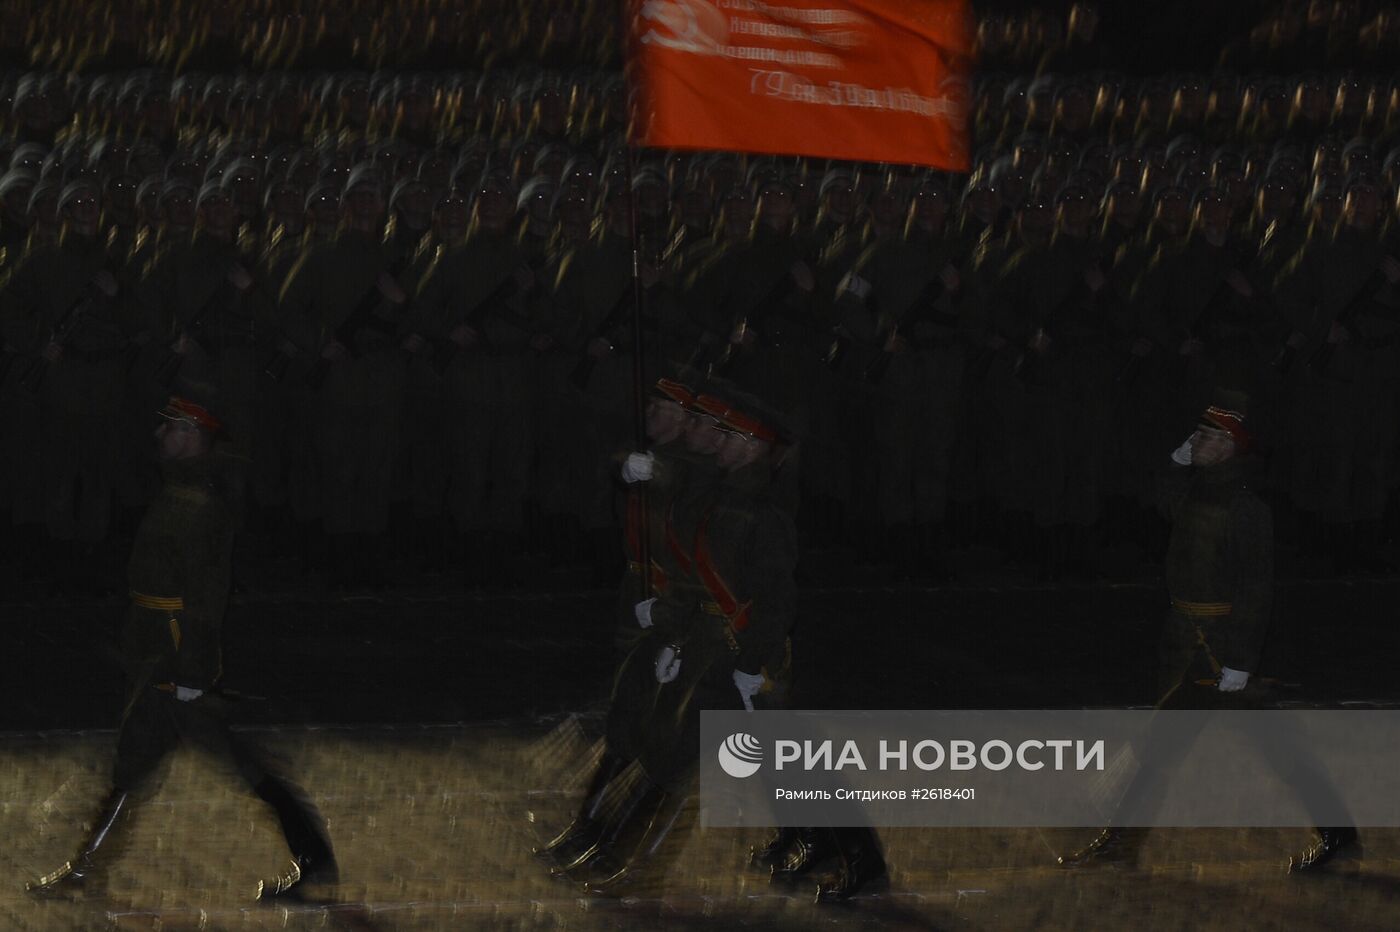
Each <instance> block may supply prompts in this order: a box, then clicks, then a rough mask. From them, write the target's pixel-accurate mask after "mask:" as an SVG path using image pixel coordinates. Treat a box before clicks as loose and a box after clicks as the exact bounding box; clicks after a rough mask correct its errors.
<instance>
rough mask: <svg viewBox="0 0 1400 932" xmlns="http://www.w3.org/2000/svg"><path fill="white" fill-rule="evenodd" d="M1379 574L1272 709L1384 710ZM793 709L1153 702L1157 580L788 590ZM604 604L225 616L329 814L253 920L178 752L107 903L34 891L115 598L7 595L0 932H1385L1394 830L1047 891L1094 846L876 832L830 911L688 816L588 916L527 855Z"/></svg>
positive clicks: (1386, 643) (290, 754)
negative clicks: (297, 870) (869, 866)
mask: <svg viewBox="0 0 1400 932" xmlns="http://www.w3.org/2000/svg"><path fill="white" fill-rule="evenodd" d="M1397 594H1400V592H1398V589H1397V584H1396V583H1394V582H1391V581H1385V580H1370V581H1365V580H1361V581H1352V582H1349V583H1337V582H1317V583H1308V582H1290V583H1287V584H1285V585H1283V586H1281V588H1280V598H1279V620H1278V622H1277V624H1276V625H1275V628H1274V632H1273V635H1272V637H1271V640H1270V647H1269V651H1268V662H1267V663H1266V667H1267V669H1266V670H1265V671H1264V672H1265V673H1267V674H1269V675H1272V676H1275V677H1277V678H1278V679H1279V680H1281V681H1282V682H1283V683H1284V684H1286V686H1285V695H1286V696H1288V697H1290V701H1298V702H1303V703H1306V704H1323V705H1330V704H1335V703H1340V702H1351V703H1360V704H1363V705H1369V704H1377V705H1391V704H1394V702H1395V701H1396V700H1397V699H1400V683H1397V682H1396V681H1395V679H1394V677H1393V673H1392V670H1393V658H1394V657H1395V656H1397V648H1400V644H1397V643H1396V641H1397V640H1398V639H1400V632H1398V631H1396V630H1395V628H1394V625H1393V624H1392V622H1391V618H1392V617H1393V613H1392V612H1391V611H1390V610H1389V606H1393V605H1394V604H1395V601H1396V600H1395V597H1396V595H1397ZM803 599H804V602H803V613H802V618H801V622H800V628H799V634H800V637H799V638H798V645H799V646H798V649H797V668H798V670H799V671H800V673H801V679H800V680H799V683H798V687H799V688H798V696H797V698H798V700H799V702H798V704H800V705H804V706H807V707H812V708H958V707H962V708H989V707H1001V708H1012V707H1056V706H1080V705H1093V706H1120V705H1134V704H1142V703H1145V702H1148V701H1150V698H1151V697H1150V695H1149V693H1150V687H1149V686H1148V685H1147V684H1149V683H1150V682H1151V679H1150V678H1151V674H1152V659H1153V654H1152V647H1153V643H1154V639H1155V631H1156V624H1157V620H1158V619H1159V618H1160V612H1161V606H1162V601H1163V596H1162V593H1161V591H1160V590H1159V589H1158V588H1157V587H1156V586H1154V585H1152V584H1151V583H1150V582H1147V583H1141V584H1121V585H1111V586H1110V585H1098V586H1093V585H1082V586H1058V587H1037V586H1028V585H1022V584H1018V583H1016V582H1014V581H1013V582H1011V583H1008V584H1004V585H985V584H979V585H964V586H960V587H954V588H945V589H932V590H926V589H919V588H914V587H910V586H905V585H900V584H897V583H889V582H882V581H878V580H877V581H871V580H856V581H855V582H853V584H851V585H848V586H829V587H826V588H822V589H817V588H814V587H808V588H807V589H806V590H804V593H803ZM614 605H615V598H614V596H613V595H612V594H611V593H607V592H594V593H588V592H582V593H580V592H574V593H567V592H552V593H536V594H525V593H518V592H517V593H505V592H502V593H489V592H488V593H478V594H472V595H468V594H463V593H460V592H452V591H446V590H443V589H434V588H431V587H423V588H420V589H416V590H411V591H404V592H398V593H395V594H394V595H392V596H387V597H386V596H382V595H381V596H371V595H367V594H365V595H359V596H355V597H330V596H326V595H320V596H316V597H309V596H307V595H305V594H304V593H298V592H296V591H294V590H288V591H282V592H276V591H261V592H257V593H255V594H251V595H249V594H245V595H244V596H242V597H240V598H239V599H237V600H235V604H234V606H233V608H232V610H231V612H230V615H229V619H228V621H227V624H226V630H225V642H226V663H225V668H226V671H227V678H228V681H229V683H230V685H231V686H233V687H234V688H236V689H238V690H240V691H242V692H243V693H245V694H248V695H249V698H247V699H245V700H244V701H242V702H240V703H239V704H238V705H237V708H236V710H235V714H234V719H235V721H236V722H237V723H239V727H240V728H242V729H246V730H247V731H248V732H249V736H250V737H251V738H253V739H254V740H255V741H256V742H258V743H259V744H261V745H263V746H265V747H266V748H268V749H269V750H271V751H272V752H274V753H275V754H276V756H277V757H278V758H279V759H280V760H281V761H282V762H283V764H284V765H285V767H286V769H287V771H288V773H289V774H291V775H292V776H293V777H294V779H296V780H297V781H298V782H300V783H301V784H302V785H303V786H304V787H305V788H306V790H307V791H308V792H309V794H310V795H311V797H312V798H313V799H314V800H315V802H316V803H317V805H318V806H319V808H320V809H321V811H322V813H323V814H324V815H325V817H326V818H327V820H328V824H329V826H330V830H331V832H332V835H333V837H334V839H335V843H336V847H337V852H338V855H339V859H340V862H341V869H342V882H341V883H340V884H339V885H338V886H337V887H335V888H332V889H327V890H319V891H313V894H314V895H313V896H311V897H310V898H309V899H308V900H307V901H305V902H301V903H295V904H289V905H286V906H277V907H270V906H264V905H261V904H258V903H256V902H254V901H252V893H253V890H254V886H255V883H256V880H257V878H258V877H260V876H263V875H266V874H268V873H269V872H271V871H274V870H276V869H278V868H279V867H280V863H281V859H282V857H283V852H282V849H281V840H280V838H279V836H278V833H277V831H276V826H275V823H274V822H273V821H272V819H271V817H270V816H269V815H268V814H267V813H266V812H265V811H264V809H263V808H262V806H261V804H260V803H259V802H258V801H257V800H256V799H255V798H254V797H252V796H251V795H250V794H249V793H248V792H247V791H246V790H244V789H243V788H242V786H241V784H240V783H239V782H238V780H237V778H236V777H235V776H234V775H232V774H231V773H228V772H226V771H225V770H224V769H223V768H222V766H220V765H218V764H217V763H215V762H211V761H207V760H205V759H203V758H200V757H199V756H197V755H194V754H188V753H185V754H177V755H175V756H174V757H173V758H172V760H171V762H170V764H169V770H168V773H167V774H166V775H165V778H164V779H163V780H162V781H161V782H160V784H159V789H158V790H157V791H156V792H155V795H154V796H153V798H152V799H150V800H149V801H147V802H146V803H145V804H144V805H142V806H141V807H140V808H139V809H138V810H137V812H136V815H135V817H134V819H133V821H132V823H131V825H130V832H129V841H128V843H127V846H126V847H125V849H124V853H123V855H122V857H121V858H120V859H119V861H118V863H117V866H116V867H115V868H114V870H113V872H112V874H111V877H110V880H109V883H108V885H107V889H106V890H105V891H102V892H100V893H95V894H94V895H92V896H90V897H88V898H87V899H85V900H84V901H81V902H78V903H66V902H42V903H40V902H34V901H31V900H30V899H29V898H28V897H26V896H25V894H24V893H23V891H22V882H23V880H24V879H25V878H27V877H30V876H32V875H33V874H35V873H41V872H44V871H48V870H51V869H53V868H54V867H56V866H57V865H58V864H59V863H61V862H62V861H63V859H64V858H66V857H67V856H68V855H69V854H70V853H71V849H72V847H73V845H74V844H75V843H76V842H77V841H78V839H79V836H80V834H81V823H82V822H83V821H84V820H85V819H87V818H90V817H91V815H92V814H93V813H92V809H93V807H94V805H95V804H96V802H97V801H98V800H99V799H100V798H101V796H102V794H103V792H104V790H105V784H106V778H107V772H108V768H109V767H110V761H111V755H112V745H113V740H114V737H115V736H114V733H113V732H112V731H111V729H112V728H113V727H114V725H115V719H116V716H117V712H118V706H119V703H120V698H121V682H120V678H119V674H118V673H117V670H116V666H115V656H114V644H115V640H114V639H115V632H116V630H117V627H118V626H119V624H120V620H121V614H122V610H121V605H120V604H119V603H118V602H116V601H95V602H83V601H71V602H58V601H49V602H45V603H37V602H28V603H10V604H6V605H3V606H0V609H3V614H4V619H5V622H4V624H3V625H2V626H0V650H3V652H4V653H3V655H4V656H7V657H10V658H18V659H19V660H18V662H16V661H15V660H12V662H11V664H10V666H9V671H10V673H9V675H7V676H6V678H5V680H4V683H3V686H2V687H0V688H2V689H3V697H4V700H5V701H4V703H3V706H0V708H3V712H0V714H3V716H4V720H3V723H0V730H3V732H4V734H3V735H0V786H3V792H0V837H3V838H4V839H6V843H5V844H4V845H3V846H0V872H3V876H5V877H7V878H9V879H8V880H7V881H5V882H4V883H3V884H0V928H3V929H16V930H20V929H35V930H69V929H90V928H91V929H108V928H122V929H167V930H169V929H195V928H206V929H261V928H268V929H273V928H276V929H386V930H387V929H393V930H399V929H402V930H419V929H423V930H426V929H506V930H514V929H522V930H523V929H661V928H666V929H673V928H674V929H691V928H707V929H710V928H713V929H775V930H778V929H782V930H787V929H792V930H799V929H802V930H806V929H815V928H861V929H864V928H890V929H918V930H935V929H1125V928H1138V929H1150V930H1157V929H1183V930H1186V929H1226V928H1229V929H1238V928H1248V929H1338V928H1346V929H1351V928H1356V929H1393V928H1395V927H1396V926H1397V925H1400V832H1395V831H1382V830H1371V831H1367V832H1363V841H1364V843H1365V849H1364V854H1365V857H1364V860H1361V861H1349V862H1347V863H1345V864H1343V865H1339V866H1338V868H1337V869H1336V870H1332V871H1329V873H1328V875H1327V876H1323V877H1319V878H1313V879H1307V880H1300V879H1297V878H1290V877H1287V876H1285V875H1284V873H1283V867H1284V865H1285V864H1286V861H1287V856H1288V854H1289V853H1290V852H1292V851H1293V850H1295V849H1298V848H1300V847H1301V846H1302V845H1304V844H1305V843H1306V842H1307V840H1308V835H1307V833H1306V832H1305V831H1303V830H1239V831H1219V830H1210V831H1207V830H1196V831H1189V830H1167V829H1163V830H1160V831H1157V832H1154V833H1153V834H1152V835H1151V836H1150V837H1149V839H1148V841H1147V844H1146V847H1145V849H1144V852H1143V857H1142V860H1141V862H1140V864H1139V866H1138V867H1137V868H1136V869H1133V870H1122V869H1117V870H1116V869H1112V868H1109V869H1102V870H1098V869H1096V870H1090V871H1085V872H1065V871H1062V870H1060V869H1058V868H1056V867H1055V866H1054V864H1053V855H1054V854H1055V853H1057V852H1059V851H1061V850H1063V849H1066V848H1069V847H1073V846H1075V845H1077V844H1080V843H1082V842H1083V841H1086V840H1087V838H1088V837H1089V836H1090V835H1091V834H1092V832H1089V831H1069V830H1039V829H1019V830H929V829H904V830H888V831H885V832H883V833H882V837H883V840H884V844H885V850H886V855H887V858H888V860H889V864H890V869H891V883H890V886H889V888H888V889H887V890H885V891H883V892H881V893H879V894H878V895H875V896H870V897H865V898H861V899H860V900H858V901H856V902H853V903H850V904H843V905H840V906H836V907H818V906H815V905H813V904H812V902H811V893H812V889H811V886H812V884H808V885H804V886H801V887H797V888H787V887H781V886H779V887H775V886H771V885H770V884H769V883H768V880H767V878H766V877H765V876H763V875H761V874H759V873H757V872H754V871H751V870H746V869H744V867H743V864H744V861H745V855H746V852H747V850H748V846H749V845H750V844H752V843H753V842H755V841H757V840H758V839H757V838H755V837H754V834H753V833H752V832H744V831H738V830H730V829H725V830H720V829H710V830H701V829H700V828H698V827H692V828H690V829H689V831H687V832H685V833H683V837H684V839H685V840H684V847H683V848H682V850H681V851H680V852H679V853H678V856H677V857H676V858H675V859H674V860H673V861H672V862H671V863H670V866H669V869H668V870H667V871H666V874H665V876H664V878H662V879H661V880H659V881H658V882H657V883H656V884H654V885H653V886H651V887H649V888H646V889H643V890H641V891H639V893H638V895H637V896H636V897H634V898H631V899H623V900H601V901H600V900H592V899H589V898H588V897H586V896H585V895H584V894H583V893H582V892H581V891H580V890H579V889H577V888H575V887H573V886H571V885H569V884H568V883H565V882H560V881H556V880H552V879H551V878H549V876H548V874H547V872H546V871H545V870H544V868H543V867H541V866H540V865H539V864H538V863H537V862H536V861H535V860H534V859H533V858H532V857H531V855H530V848H531V846H532V845H534V844H536V843H537V842H538V840H539V838H540V837H541V835H542V834H543V833H545V832H548V831H552V830H553V829H555V828H557V827H558V826H560V825H562V824H563V822H564V821H566V819H567V815H568V812H569V810H570V807H571V806H572V804H573V800H574V799H575V798H576V795H577V793H578V792H579V786H578V777H577V773H576V771H577V770H578V767H579V766H580V762H581V761H583V760H585V759H586V756H587V753H588V751H589V748H590V747H591V746H592V738H593V736H594V735H595V734H596V726H597V721H598V715H599V713H600V711H601V709H602V704H603V700H604V697H605V694H606V689H607V679H608V675H609V672H610V669H611V666H612V663H613V659H614V658H613V654H612V647H611V643H610V632H611V625H612V623H613V622H612V614H611V613H612V611H613V607H614Z"/></svg>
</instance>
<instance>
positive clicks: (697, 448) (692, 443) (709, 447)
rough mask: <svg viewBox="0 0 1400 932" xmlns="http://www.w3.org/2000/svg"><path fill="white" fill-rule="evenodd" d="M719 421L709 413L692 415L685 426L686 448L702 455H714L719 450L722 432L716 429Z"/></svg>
mask: <svg viewBox="0 0 1400 932" xmlns="http://www.w3.org/2000/svg"><path fill="white" fill-rule="evenodd" d="M718 423H719V422H718V421H716V420H715V419H714V418H712V417H710V416H709V415H707V414H696V415H692V416H691V418H690V420H689V422H688V423H687V424H686V426H685V448H686V449H687V450H689V451H690V452H691V453H697V454H699V455H701V456H714V455H715V454H716V453H718V452H719V445H720V441H721V440H722V439H723V438H722V437H721V436H720V434H721V433H722V432H721V431H719V430H718V429H716V425H717V424H718Z"/></svg>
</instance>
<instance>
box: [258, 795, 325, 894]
mask: <svg viewBox="0 0 1400 932" xmlns="http://www.w3.org/2000/svg"><path fill="white" fill-rule="evenodd" d="M253 792H255V793H257V794H258V797H259V798H260V799H262V800H263V802H265V803H267V804H268V805H269V806H271V807H272V809H273V811H274V812H276V813H277V821H278V822H279V823H281V825H282V835H283V837H285V838H286V840H287V847H288V848H289V849H291V852H292V860H291V864H290V865H289V866H288V868H287V869H286V870H285V871H283V872H282V873H281V874H279V875H277V876H276V877H273V878H272V879H270V880H260V881H258V893H257V898H258V899H260V900H269V899H273V898H274V897H281V896H286V895H288V894H290V893H292V891H294V890H297V889H298V888H299V887H301V886H302V885H303V884H307V883H335V882H337V881H338V880H339V879H340V869H339V867H338V866H337V865H336V862H335V853H334V852H333V851H332V850H331V844H330V839H328V838H327V837H326V835H325V831H324V830H323V828H322V827H321V824H320V822H321V819H320V816H319V814H318V813H317V812H316V810H315V808H314V807H313V806H312V805H311V804H310V803H309V802H306V801H303V800H301V799H299V798H298V796H297V794H296V793H294V792H293V791H292V789H291V788H290V787H288V786H287V785H286V784H285V783H283V782H282V781H280V780H278V779H276V778H275V777H265V778H264V779H263V780H262V782H261V783H259V784H258V785H257V786H255V787H254V788H253Z"/></svg>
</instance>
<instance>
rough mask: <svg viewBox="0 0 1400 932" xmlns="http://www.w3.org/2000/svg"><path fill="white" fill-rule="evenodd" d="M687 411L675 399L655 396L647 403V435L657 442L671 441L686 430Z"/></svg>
mask: <svg viewBox="0 0 1400 932" xmlns="http://www.w3.org/2000/svg"><path fill="white" fill-rule="evenodd" d="M687 420H688V418H687V417H686V411H685V409H684V408H682V407H681V406H680V405H678V404H676V403H675V402H674V401H671V400H669V399H665V398H653V399H652V400H651V402H650V403H649V404H648V405H647V436H648V437H650V438H651V439H652V441H653V442H655V443H670V442H671V441H672V440H675V439H676V438H678V437H679V436H680V435H681V433H682V432H683V431H684V430H685V427H686V421H687Z"/></svg>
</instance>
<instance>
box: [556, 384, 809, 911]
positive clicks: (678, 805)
mask: <svg viewBox="0 0 1400 932" xmlns="http://www.w3.org/2000/svg"><path fill="white" fill-rule="evenodd" d="M693 404H694V408H695V409H696V411H697V412H699V414H700V415H703V417H700V418H699V419H698V420H697V421H696V424H695V429H696V434H695V436H693V437H692V438H691V439H690V443H691V445H692V449H712V450H713V451H714V452H713V461H714V465H715V467H716V468H717V469H718V470H719V472H720V474H721V476H720V479H719V480H718V481H716V482H714V483H712V484H711V485H710V487H709V489H708V490H707V491H706V492H705V494H703V495H700V496H698V497H697V499H696V500H695V501H694V503H693V505H691V506H689V507H688V509H687V510H690V511H691V513H692V514H693V515H694V519H693V520H694V521H695V526H694V533H693V535H691V534H686V533H685V532H686V530H687V529H686V528H685V527H684V526H683V524H682V521H681V520H679V519H678V520H677V521H676V524H677V531H678V532H679V533H680V534H681V535H683V536H684V537H685V538H686V539H688V541H689V544H688V546H686V547H685V559H686V561H688V562H689V564H690V567H691V571H690V572H691V575H692V576H693V578H694V580H695V582H696V583H698V585H694V586H688V587H683V588H677V589H675V590H671V591H668V593H667V594H666V595H665V596H664V597H663V598H662V599H661V600H660V601H659V602H658V603H654V604H652V605H651V606H649V614H648V618H649V620H651V621H652V622H653V623H654V625H655V627H656V632H655V633H653V634H652V635H651V636H650V638H649V639H648V640H644V641H643V642H642V643H641V644H640V645H639V646H638V648H637V650H634V652H633V655H632V658H629V659H638V660H651V661H652V663H651V665H652V667H653V670H652V672H653V675H654V677H655V681H656V684H657V685H656V686H653V687H652V688H653V689H654V696H655V699H654V702H653V710H652V712H651V714H650V715H649V716H648V718H647V722H646V735H645V738H644V741H643V747H642V751H641V754H640V757H639V766H640V772H639V773H638V774H637V775H636V779H634V780H631V781H629V782H628V783H627V785H625V786H623V787H622V788H621V791H620V792H621V797H622V798H621V800H620V802H619V804H618V807H617V809H616V811H615V812H614V813H613V814H612V816H611V817H610V818H609V820H608V822H607V824H606V825H605V826H603V828H602V829H601V831H600V832H599V833H598V834H597V839H598V840H597V841H596V843H595V844H594V845H593V846H592V847H591V848H590V849H589V850H587V851H585V852H584V853H583V854H581V855H580V856H579V857H578V858H576V859H575V860H574V862H573V863H572V864H570V865H568V866H567V867H565V868H564V872H565V873H566V874H567V876H569V877H570V878H571V879H575V880H582V881H584V882H585V883H586V884H587V889H588V890H589V892H591V893H596V894H601V895H616V894H617V893H618V892H620V891H623V890H626V889H631V888H632V887H633V885H634V884H635V883H636V882H637V881H638V880H639V879H641V878H645V877H646V876H647V875H648V874H649V873H650V874H653V876H654V872H653V871H649V870H647V868H648V867H649V866H653V867H654V865H652V864H651V863H650V858H651V857H652V856H653V855H655V854H656V853H657V852H658V851H659V849H660V848H661V845H662V843H663V841H664V840H665V839H666V837H667V836H668V834H669V833H670V832H671V830H672V829H673V828H674V826H675V825H676V824H677V822H678V820H679V816H680V815H681V812H682V810H683V808H684V805H685V800H686V797H687V795H688V789H689V785H690V781H691V779H692V776H693V773H694V767H695V756H696V750H697V742H698V737H699V735H698V728H699V713H700V710H701V709H740V708H749V709H752V708H755V702H757V703H758V704H759V705H762V704H763V703H765V702H766V701H768V700H769V697H771V696H775V695H778V694H780V691H781V690H782V689H783V688H784V686H785V684H786V681H787V671H788V668H789V666H790V654H789V651H788V648H787V632H788V629H789V628H790V627H791V623H792V618H793V615H794V613H795V608H796V606H795V595H796V590H795V584H794V582H793V577H792V574H793V569H794V567H795V565H796V558H797V542H796V531H795V529H794V528H793V524H792V520H791V518H790V517H788V515H787V514H786V513H785V512H783V511H782V510H781V509H780V508H778V507H777V506H776V505H775V504H773V503H772V502H771V500H770V499H769V498H768V495H767V489H768V488H769V486H770V485H771V482H772V477H773V475H774V473H775V472H776V471H777V469H778V468H779V467H780V466H781V464H782V462H783V459H784V457H785V451H786V449H787V445H788V444H789V443H790V442H791V436H790V434H788V432H787V431H786V430H785V429H784V428H783V427H782V426H781V423H780V421H779V420H778V418H777V417H776V415H775V413H774V412H772V411H771V410H770V409H767V408H766V407H765V406H763V405H762V404H761V403H759V402H758V401H757V400H756V399H753V398H751V397H748V396H744V395H742V394H740V393H739V392H737V391H726V393H725V396H724V399H723V400H721V398H719V397H716V396H714V395H712V394H708V393H702V394H700V395H698V396H697V397H696V398H695V401H694V403H693ZM676 510H677V511H679V510H680V509H676ZM697 596H698V598H696V597H697ZM692 599H693V600H694V601H692ZM639 652H644V655H645V656H644V657H642V658H639V657H638V653H639ZM682 655H683V656H682ZM653 658H654V659H653ZM755 697H757V699H756V698H755Z"/></svg>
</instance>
